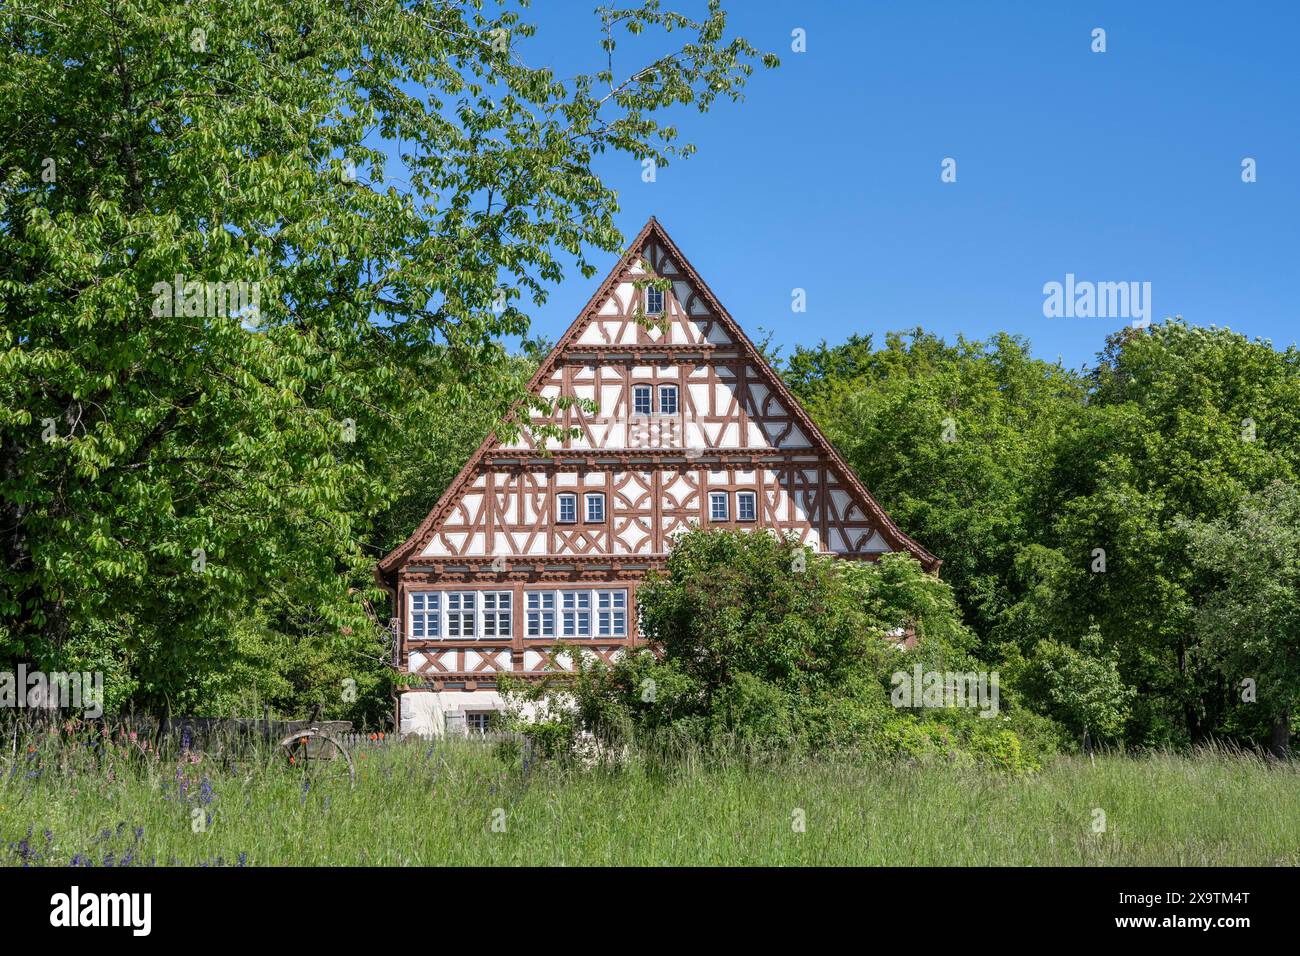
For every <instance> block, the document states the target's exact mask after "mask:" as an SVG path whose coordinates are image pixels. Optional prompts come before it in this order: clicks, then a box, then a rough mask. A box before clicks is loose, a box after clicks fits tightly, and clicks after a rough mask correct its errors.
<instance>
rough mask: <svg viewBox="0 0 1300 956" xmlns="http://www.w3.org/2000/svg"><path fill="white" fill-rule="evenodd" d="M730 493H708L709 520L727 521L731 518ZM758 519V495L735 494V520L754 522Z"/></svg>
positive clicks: (743, 492)
mask: <svg viewBox="0 0 1300 956" xmlns="http://www.w3.org/2000/svg"><path fill="white" fill-rule="evenodd" d="M730 512H731V493H730V492H727V491H710V492H709V520H710V521H728V520H730V518H731V513H730ZM757 517H758V495H757V494H755V493H754V492H752V491H737V492H736V520H737V521H755V520H757Z"/></svg>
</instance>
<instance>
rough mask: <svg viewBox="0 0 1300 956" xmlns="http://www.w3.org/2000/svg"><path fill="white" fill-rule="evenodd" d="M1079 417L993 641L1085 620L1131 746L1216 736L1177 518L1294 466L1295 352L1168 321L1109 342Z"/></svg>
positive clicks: (1232, 502) (1298, 455)
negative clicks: (1114, 679) (1116, 683)
mask: <svg viewBox="0 0 1300 956" xmlns="http://www.w3.org/2000/svg"><path fill="white" fill-rule="evenodd" d="M1090 385H1091V387H1090V392H1089V397H1088V403H1087V406H1086V408H1084V409H1083V410H1082V412H1081V413H1080V414H1079V415H1078V416H1077V417H1076V418H1074V419H1073V420H1072V421H1071V422H1070V423H1069V425H1068V426H1067V427H1065V428H1063V429H1062V430H1061V431H1060V433H1059V434H1058V436H1057V437H1056V439H1055V440H1054V442H1053V443H1052V444H1051V446H1050V447H1049V448H1048V449H1047V450H1046V453H1045V455H1044V458H1045V462H1046V466H1045V467H1044V468H1043V469H1042V470H1041V471H1040V472H1039V473H1038V481H1037V482H1036V485H1035V487H1034V488H1033V490H1032V493H1031V494H1030V495H1028V496H1027V497H1026V499H1025V507H1026V515H1025V518H1024V520H1025V522H1026V524H1027V525H1028V527H1029V528H1030V530H1031V536H1032V538H1033V540H1034V542H1035V546H1034V547H1032V548H1028V549H1026V550H1025V551H1024V552H1023V553H1022V554H1021V555H1020V558H1019V561H1018V565H1017V572H1018V573H1019V574H1020V575H1021V577H1022V587H1023V593H1024V595H1025V597H1024V599H1023V600H1021V601H1020V602H1019V603H1018V604H1017V605H1016V606H1015V607H1014V608H1012V609H1011V610H1010V611H1009V612H1008V614H1007V615H1006V616H1005V617H1004V620H1003V622H1002V625H1001V626H1000V628H999V631H998V633H999V636H1000V637H1004V638H1007V639H1011V640H1014V641H1015V642H1016V643H1018V644H1019V645H1020V646H1021V647H1024V648H1029V647H1032V646H1033V644H1035V643H1036V642H1037V641H1038V640H1040V639H1042V638H1043V637H1044V636H1045V635H1050V634H1059V633H1083V632H1084V631H1085V630H1086V629H1087V628H1088V626H1089V624H1090V623H1091V622H1093V621H1095V622H1096V623H1097V624H1098V625H1099V626H1100V627H1101V630H1102V633H1104V634H1106V635H1107V636H1108V638H1109V639H1110V640H1111V641H1113V642H1114V644H1115V646H1116V647H1117V648H1118V650H1119V652H1120V661H1121V670H1122V673H1123V676H1124V680H1125V682H1126V683H1128V684H1130V685H1132V686H1134V687H1136V688H1137V690H1138V697H1137V699H1136V701H1135V702H1134V708H1133V717H1132V719H1131V720H1130V722H1129V728H1130V737H1131V738H1132V739H1134V740H1137V741H1139V742H1142V743H1147V744H1166V743H1186V742H1188V741H1192V742H1194V741H1198V740H1202V739H1204V738H1206V737H1207V736H1209V735H1210V734H1212V733H1217V732H1220V731H1221V729H1222V728H1223V726H1224V724H1223V721H1224V719H1225V717H1226V716H1227V714H1228V709H1229V707H1230V705H1231V703H1232V696H1231V694H1230V692H1229V688H1228V687H1227V685H1226V683H1225V682H1224V680H1223V677H1222V671H1221V669H1220V667H1219V665H1218V662H1217V660H1216V652H1215V651H1214V650H1213V649H1210V648H1204V647H1202V646H1201V642H1200V640H1199V639H1198V637H1197V629H1196V626H1195V617H1196V608H1197V606H1198V604H1199V603H1200V602H1201V600H1202V599H1203V598H1204V597H1205V596H1206V595H1207V594H1208V592H1209V589H1210V588H1211V587H1212V586H1213V584H1214V582H1213V581H1212V580H1211V579H1210V576H1209V575H1208V573H1207V571H1205V570H1203V569H1198V568H1197V567H1196V565H1195V564H1194V562H1193V561H1192V557H1191V555H1190V553H1189V551H1188V542H1187V537H1186V535H1185V534H1184V532H1183V531H1182V530H1181V527H1182V522H1184V521H1197V522H1201V521H1214V520H1216V519H1219V518H1222V517H1224V516H1226V515H1229V514H1232V513H1234V512H1235V511H1236V509H1237V507H1238V505H1239V503H1240V502H1241V501H1242V500H1243V499H1244V497H1245V496H1247V495H1248V494H1250V493H1251V492H1253V491H1258V490H1260V489H1262V488H1264V487H1266V486H1267V485H1268V484H1269V482H1271V481H1273V480H1275V479H1282V480H1293V478H1294V475H1295V473H1296V468H1297V466H1298V465H1300V353H1297V352H1296V350H1295V349H1294V348H1290V349H1287V350H1282V351H1279V350H1276V349H1274V348H1273V347H1272V346H1271V344H1270V343H1267V342H1262V341H1259V340H1253V341H1252V340H1250V339H1247V338H1246V337H1245V336H1242V335H1239V334H1236V333H1233V332H1230V331H1229V330H1227V329H1202V328H1195V327H1189V326H1187V325H1186V324H1185V323H1183V322H1181V321H1170V322H1166V323H1162V324H1160V325H1156V326H1153V327H1151V328H1150V329H1147V330H1136V329H1129V330H1126V331H1124V332H1122V333H1120V334H1118V335H1116V336H1113V337H1112V338H1111V339H1110V340H1109V343H1108V346H1107V349H1106V351H1105V352H1104V353H1103V354H1102V356H1101V362H1100V364H1099V365H1098V367H1097V369H1096V370H1095V371H1094V372H1093V373H1092V375H1091V383H1090Z"/></svg>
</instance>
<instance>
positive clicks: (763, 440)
mask: <svg viewBox="0 0 1300 956" xmlns="http://www.w3.org/2000/svg"><path fill="white" fill-rule="evenodd" d="M744 447H745V448H771V447H772V443H771V442H770V441H768V438H767V434H766V433H765V432H764V431H763V429H762V428H760V427H759V424H758V422H756V421H754V420H753V419H752V418H751V419H749V421H747V422H746V423H745V445H744Z"/></svg>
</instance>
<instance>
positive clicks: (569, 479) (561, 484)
mask: <svg viewBox="0 0 1300 956" xmlns="http://www.w3.org/2000/svg"><path fill="white" fill-rule="evenodd" d="M555 486H556V487H557V488H576V487H578V473H577V472H575V471H561V472H558V473H557V474H556V476H555Z"/></svg>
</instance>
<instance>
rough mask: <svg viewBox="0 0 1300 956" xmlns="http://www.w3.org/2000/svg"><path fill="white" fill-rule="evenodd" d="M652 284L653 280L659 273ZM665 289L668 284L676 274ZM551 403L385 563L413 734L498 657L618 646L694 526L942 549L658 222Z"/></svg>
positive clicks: (851, 548) (579, 336) (557, 669)
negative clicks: (828, 434) (880, 493)
mask: <svg viewBox="0 0 1300 956" xmlns="http://www.w3.org/2000/svg"><path fill="white" fill-rule="evenodd" d="M649 280H662V281H655V282H654V283H653V284H650V283H649ZM665 286H666V287H665ZM529 390H530V392H531V393H532V394H535V395H539V396H541V397H542V398H544V399H548V400H552V401H553V400H555V399H560V398H566V399H570V400H575V399H576V400H580V401H576V402H575V401H568V402H562V403H560V404H561V406H563V407H559V408H557V409H556V410H555V411H554V413H553V414H551V415H550V417H548V418H543V417H541V416H540V415H536V414H534V413H532V412H531V411H527V410H526V406H522V405H521V406H519V407H518V408H517V409H516V414H525V415H529V416H531V417H530V420H531V422H532V423H533V424H534V425H540V424H550V425H555V426H559V427H560V429H562V436H557V435H547V436H544V437H542V438H540V439H536V438H534V437H533V435H532V433H531V432H530V431H528V430H526V429H525V430H524V431H522V432H521V434H520V436H519V437H518V438H517V439H515V440H512V441H501V440H498V438H497V436H496V435H495V434H493V435H489V436H488V438H487V439H486V440H485V441H484V442H483V443H482V444H481V445H480V446H479V448H478V450H477V451H476V452H475V453H474V455H473V456H472V457H471V458H470V460H469V462H468V463H467V464H466V465H465V467H464V468H463V469H462V470H461V471H460V473H459V474H458V475H457V477H456V478H455V480H454V481H453V482H452V483H451V485H450V486H449V487H448V488H447V491H446V492H445V493H444V494H443V496H442V498H441V499H440V500H439V501H438V503H437V504H436V505H435V506H434V508H433V510H432V511H431V512H430V513H429V515H428V517H427V518H426V519H425V520H424V521H423V522H422V523H421V525H420V526H419V527H418V528H417V529H416V530H415V532H414V533H413V534H412V535H411V536H410V538H408V539H407V540H406V541H405V542H404V543H403V544H402V545H401V546H400V547H398V548H397V549H395V550H394V551H393V552H392V553H391V554H389V555H387V556H386V557H385V558H384V559H383V561H382V562H380V565H379V569H378V575H379V578H380V580H381V581H382V583H384V585H385V586H386V587H388V588H389V589H390V591H391V592H392V593H393V595H394V606H395V607H396V609H397V611H396V621H395V629H396V634H397V638H398V639H397V642H396V645H395V651H394V654H395V658H396V663H397V664H398V666H399V667H400V669H402V670H403V671H405V672H406V673H408V674H409V675H411V676H412V677H413V678H414V679H415V681H414V686H412V687H410V688H408V689H406V690H404V691H403V693H402V695H401V698H400V704H399V708H398V720H399V727H400V729H401V731H402V732H404V733H419V734H426V735H440V734H442V733H445V732H448V731H449V730H450V731H459V730H469V731H474V730H479V729H482V728H484V727H485V726H486V722H487V721H488V719H489V717H490V715H491V713H492V712H494V711H497V710H500V709H501V707H502V698H501V696H500V694H499V693H498V691H497V679H498V677H499V676H500V675H501V674H503V673H510V674H514V675H517V676H523V677H543V676H548V675H562V674H563V673H564V672H565V671H567V670H570V669H572V667H573V663H574V662H573V660H572V659H571V658H570V656H569V654H568V652H565V651H564V650H563V649H559V650H557V648H556V645H557V643H561V642H562V644H563V646H564V647H566V648H569V649H571V650H576V651H577V652H578V653H584V652H585V653H590V654H594V655H597V656H599V657H601V658H604V659H605V660H613V659H614V658H615V656H616V655H618V654H619V653H621V652H622V651H623V650H624V649H625V648H627V647H629V646H631V645H633V644H635V643H636V642H637V639H638V638H637V632H636V621H637V614H636V588H637V583H638V582H639V581H640V579H641V578H642V577H643V576H644V575H645V574H646V572H647V571H649V570H650V569H652V568H656V567H660V566H662V564H663V563H664V560H665V558H666V557H667V553H668V551H669V549H670V548H671V546H672V540H673V536H674V535H675V534H677V533H679V532H682V531H684V530H686V529H688V528H691V527H696V526H699V527H724V528H743V529H758V528H766V529H772V530H774V531H776V532H778V533H782V534H787V533H792V534H794V535H796V536H797V537H798V538H799V540H801V541H802V542H804V543H805V544H807V545H808V546H810V547H812V548H813V549H815V550H816V551H818V552H821V553H828V554H835V555H838V556H841V557H844V558H849V559H858V560H874V559H876V558H878V557H879V556H880V555H881V554H884V553H887V552H890V551H906V552H909V553H911V554H913V555H914V556H915V557H916V558H917V559H918V560H919V561H920V562H921V563H922V564H923V565H924V566H925V567H927V568H929V569H931V570H935V569H937V568H938V565H939V561H938V559H937V558H935V557H934V556H933V555H931V554H930V553H929V552H927V551H926V550H925V549H924V548H922V547H921V546H920V545H919V544H917V543H916V542H915V541H913V540H911V539H910V538H909V537H907V535H905V534H904V533H903V532H902V531H901V530H900V529H899V528H898V527H897V526H896V525H895V524H894V523H893V522H892V521H891V520H890V519H889V517H888V516H887V515H886V514H885V513H884V511H883V510H881V508H880V506H879V505H877V504H876V502H875V500H874V499H873V498H872V497H871V494H870V492H868V491H867V489H866V488H865V487H863V486H862V483H861V482H860V481H859V480H858V479H857V477H856V475H855V474H854V473H853V471H852V470H851V469H850V468H849V467H848V466H847V465H846V464H845V462H844V461H843V459H842V458H841V457H840V456H839V454H838V453H837V452H836V451H835V449H834V448H833V447H832V446H831V445H830V443H829V442H828V441H827V440H826V438H825V437H824V436H823V435H822V434H821V432H820V431H819V430H818V429H817V427H816V425H814V424H813V422H812V420H811V419H810V418H809V417H808V415H807V413H806V412H805V411H804V410H803V409H802V408H801V407H800V406H799V403H798V402H797V401H796V399H795V398H794V396H793V395H791V394H790V392H789V390H788V389H787V388H786V387H785V385H784V384H783V383H782V382H781V380H780V378H779V376H778V375H777V374H776V372H775V371H774V370H773V369H772V368H771V366H770V365H769V364H768V363H767V362H766V360H765V359H764V358H763V356H762V354H761V353H760V352H759V350H758V349H757V348H756V347H755V346H754V344H753V343H752V342H751V341H750V340H749V339H748V338H747V337H746V336H745V334H744V332H742V331H741V329H740V327H739V326H738V325H737V324H736V322H735V320H734V319H732V317H731V316H730V315H729V314H728V313H727V311H726V309H724V308H723V306H722V304H721V303H720V302H719V301H718V300H717V298H716V297H715V296H714V295H713V293H712V292H711V291H710V290H709V288H708V286H707V285H706V284H705V283H704V281H703V279H701V278H700V276H699V274H698V273H697V272H696V271H695V269H694V268H693V267H692V266H691V264H690V263H689V262H688V261H687V259H686V257H685V256H684V255H683V254H682V252H681V251H680V250H679V249H678V248H677V246H676V244H675V243H674V242H673V241H672V239H671V238H669V236H668V234H667V233H666V232H665V231H664V229H663V227H662V226H661V225H660V224H659V223H658V222H657V221H656V220H655V219H653V218H651V220H650V221H649V222H648V223H646V225H645V228H643V229H642V230H641V232H640V233H639V234H638V235H637V237H636V238H635V239H634V240H633V241H632V243H631V244H630V245H629V247H628V252H627V253H626V254H625V255H624V257H623V258H622V260H621V261H620V262H619V263H618V264H617V265H616V266H615V267H614V269H613V270H612V271H611V272H610V273H609V275H608V276H607V277H606V278H605V280H604V281H603V282H602V283H601V284H600V286H599V287H598V288H597V290H596V292H595V294H594V295H593V296H592V297H591V299H590V300H589V301H588V303H587V305H586V306H585V307H584V308H583V310H582V312H581V313H580V314H579V315H578V317H577V319H576V320H575V321H574V323H573V325H571V326H570V327H569V329H568V331H567V332H566V333H565V334H564V336H563V337H562V338H561V339H560V340H559V342H558V343H557V344H556V347H555V348H554V349H553V350H552V352H551V354H550V355H549V356H547V358H546V360H545V361H544V362H543V363H542V364H541V366H540V368H539V369H538V371H537V373H536V375H535V376H534V377H533V379H532V381H531V382H530V383H529Z"/></svg>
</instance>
